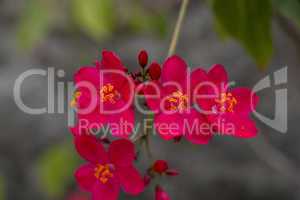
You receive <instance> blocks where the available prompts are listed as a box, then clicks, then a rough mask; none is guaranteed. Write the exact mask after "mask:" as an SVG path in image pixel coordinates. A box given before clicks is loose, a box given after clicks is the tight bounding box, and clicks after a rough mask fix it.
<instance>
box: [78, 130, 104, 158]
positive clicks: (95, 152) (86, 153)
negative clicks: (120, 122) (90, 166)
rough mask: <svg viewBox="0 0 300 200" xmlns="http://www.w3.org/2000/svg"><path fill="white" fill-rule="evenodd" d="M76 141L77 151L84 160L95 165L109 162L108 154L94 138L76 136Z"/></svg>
mask: <svg viewBox="0 0 300 200" xmlns="http://www.w3.org/2000/svg"><path fill="white" fill-rule="evenodd" d="M74 140H75V141H74V143H75V147H76V150H77V152H78V153H79V155H80V156H81V157H82V158H84V159H85V160H87V161H89V162H91V163H95V164H96V163H100V164H102V163H106V162H107V153H106V151H105V149H104V147H103V145H102V143H101V142H100V141H98V140H97V139H96V138H95V137H94V136H85V135H82V136H76V137H75V139H74Z"/></svg>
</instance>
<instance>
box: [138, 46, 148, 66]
mask: <svg viewBox="0 0 300 200" xmlns="http://www.w3.org/2000/svg"><path fill="white" fill-rule="evenodd" d="M138 59H139V64H140V66H141V67H142V68H145V67H146V65H147V64H148V53H147V51H145V50H142V51H140V53H139V56H138Z"/></svg>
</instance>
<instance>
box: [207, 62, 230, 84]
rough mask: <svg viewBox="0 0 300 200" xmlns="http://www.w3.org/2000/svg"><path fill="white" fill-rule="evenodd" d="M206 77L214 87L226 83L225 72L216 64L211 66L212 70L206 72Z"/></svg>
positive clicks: (221, 66) (222, 67)
mask: <svg viewBox="0 0 300 200" xmlns="http://www.w3.org/2000/svg"><path fill="white" fill-rule="evenodd" d="M208 76H209V78H210V80H211V81H213V82H214V83H215V84H216V85H221V84H224V86H226V84H227V83H228V76H227V72H226V70H225V68H224V66H223V65H220V64H216V65H213V66H212V68H211V69H210V70H209V71H208Z"/></svg>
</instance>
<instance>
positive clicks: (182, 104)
mask: <svg viewBox="0 0 300 200" xmlns="http://www.w3.org/2000/svg"><path fill="white" fill-rule="evenodd" d="M167 101H168V102H169V103H170V108H169V109H170V110H172V111H175V110H179V111H183V110H185V109H186V108H187V104H188V97H187V95H185V94H183V93H182V92H181V91H179V90H178V91H176V92H173V93H172V95H171V96H170V97H169V98H168V99H167Z"/></svg>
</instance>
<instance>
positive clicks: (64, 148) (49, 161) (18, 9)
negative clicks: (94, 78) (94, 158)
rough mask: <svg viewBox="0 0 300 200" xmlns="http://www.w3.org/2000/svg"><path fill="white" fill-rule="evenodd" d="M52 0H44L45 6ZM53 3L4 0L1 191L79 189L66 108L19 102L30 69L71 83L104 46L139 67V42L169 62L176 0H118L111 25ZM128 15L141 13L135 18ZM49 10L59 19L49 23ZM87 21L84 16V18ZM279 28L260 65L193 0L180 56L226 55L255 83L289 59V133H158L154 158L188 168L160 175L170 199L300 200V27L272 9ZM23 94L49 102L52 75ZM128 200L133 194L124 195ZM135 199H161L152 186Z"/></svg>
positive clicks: (267, 103)
mask: <svg viewBox="0 0 300 200" xmlns="http://www.w3.org/2000/svg"><path fill="white" fill-rule="evenodd" d="M77 1H79V2H80V0H77ZM49 2H52V1H40V3H41V5H44V6H45V5H47V6H46V7H48V4H47V3H49ZM53 2H56V4H55V3H54V5H56V6H57V5H58V6H57V7H55V8H53V10H50V11H49V10H48V11H49V13H50V15H49V16H43V13H44V12H46V11H43V10H42V9H41V8H40V7H38V8H35V7H34V6H33V8H27V7H28V5H31V6H32V5H34V3H32V2H31V3H30V2H29V1H25V0H0V97H1V98H0V105H1V106H0V110H1V112H0V119H1V126H0V127H1V134H0V199H1V198H2V199H8V200H21V199H22V200H25V199H28V200H29V199H70V197H69V196H70V195H72V194H73V193H75V194H77V192H78V189H77V187H76V185H75V183H74V178H73V171H74V170H75V169H76V167H77V166H78V165H79V163H81V162H82V161H80V159H79V158H78V156H77V155H76V153H75V151H74V149H73V147H72V143H71V142H72V137H71V135H70V133H69V131H68V127H67V119H66V114H43V115H28V114H25V113H23V112H22V111H21V110H20V109H19V108H18V107H17V106H16V104H15V102H14V99H13V86H14V83H15V80H16V78H17V77H18V76H19V75H20V74H21V73H23V72H24V71H26V70H28V69H32V68H41V69H47V68H48V67H55V68H56V69H63V70H65V72H66V77H64V78H58V79H57V80H58V81H63V82H65V83H67V81H72V74H73V73H74V71H75V70H76V69H77V68H78V67H79V66H81V65H88V64H91V63H92V62H93V61H94V60H95V59H96V58H99V55H100V54H99V52H100V51H101V50H102V49H104V48H105V49H109V50H113V51H115V52H117V53H118V54H119V55H120V57H121V58H122V60H123V62H124V63H125V65H126V66H128V67H129V69H131V70H133V71H134V70H137V69H138V65H137V60H136V57H137V53H138V52H139V50H140V49H146V50H147V51H148V52H149V55H150V58H151V59H155V60H157V61H159V62H163V60H164V59H165V57H166V55H167V51H168V46H169V42H170V39H171V33H172V30H173V28H174V24H175V21H176V18H177V14H178V10H179V6H180V1H175V0H164V1H159V0H143V1H127V0H126V1H120V0H119V1H116V5H117V6H116V7H114V8H112V10H109V11H111V12H114V13H117V17H116V18H115V19H113V18H114V17H111V16H110V15H108V17H111V18H112V19H111V20H112V22H111V23H112V24H107V21H108V20H110V18H109V19H108V18H107V21H106V20H104V22H100V24H97V22H95V23H94V22H91V24H90V25H91V26H78V25H77V24H76V23H75V22H74V21H72V20H71V19H70V16H69V15H67V14H66V13H68V12H69V3H70V2H69V1H66V0H64V1H59V2H58V1H53ZM49 4H50V3H49ZM51 6H53V5H49V8H50V7H51ZM129 7H133V10H130V9H129ZM51 8H52V7H51ZM28 9H29V11H28ZM30 9H33V10H30ZM77 9H78V8H77ZM74 10H76V8H74ZM74 10H73V11H72V13H73V15H76V13H75V14H74V12H75V11H74ZM24 13H25V14H24ZM26 13H27V14H26ZM28 13H31V14H32V13H34V14H33V16H30V14H28ZM129 13H131V14H136V16H134V17H132V18H133V21H131V20H132V19H131V17H130V16H129V17H128V15H129ZM299 13H300V11H299ZM28 15H29V17H28ZM73 15H72V16H73ZM120 16H123V17H121V18H120ZM124 16H125V17H124ZM141 16H146V17H144V18H143V17H141ZM26 17H27V18H26ZM47 17H50V18H51V23H48V24H47V23H45V24H43V23H44V22H43V18H47ZM100 17H101V16H100ZM102 17H103V16H102ZM126 17H127V18H126ZM28 18H29V19H28ZM53 18H54V19H53ZM79 18H80V17H79ZM81 18H82V16H81ZM81 18H80V19H81ZM92 18H93V16H92ZM80 19H79V20H78V21H79V22H78V23H82V21H84V20H80ZM137 19H138V20H140V21H138V20H137ZM24 20H25V22H24ZM102 20H103V19H102ZM46 21H47V20H46ZM24 23H25V25H24ZM26 23H27V24H26ZM39 23H40V24H39ZM93 23H94V24H93ZM101 23H102V25H103V27H106V26H107V27H106V28H104V30H92V29H90V27H93V25H95V26H96V25H99V26H101ZM114 23H115V25H114ZM257 23H259V22H257ZM36 24H39V25H36ZM41 24H42V25H41ZM53 24H55V25H53ZM50 25H51V26H50ZM111 26H112V27H113V28H111ZM20 27H21V28H20ZM45 27H46V28H45ZM50 27H51V28H50ZM85 28H86V29H85ZM39 31H40V32H39ZM32 34H34V35H32ZM97 34H98V36H99V37H98V38H97V37H95V35H97ZM272 36H273V44H274V54H273V56H272V60H271V63H270V64H269V65H268V67H267V69H266V70H260V69H259V68H257V67H256V63H255V62H254V60H253V59H252V58H251V56H249V54H248V53H247V52H246V51H245V49H244V48H243V47H242V45H241V44H240V43H239V42H237V41H235V40H228V41H222V40H221V39H220V37H218V34H217V33H216V31H215V29H214V21H213V14H212V10H211V9H210V8H209V6H208V4H207V3H206V2H205V1H200V0H199V1H197V0H192V1H191V2H190V5H189V8H188V12H187V17H186V19H185V22H184V25H183V29H182V35H181V37H180V40H179V44H178V47H177V54H179V55H180V56H182V57H183V58H184V59H185V60H186V61H187V62H188V64H189V66H191V67H197V66H202V67H204V68H206V69H208V68H209V67H210V66H211V65H212V64H215V63H221V64H223V65H225V66H226V69H227V70H228V72H229V75H230V79H231V80H234V81H236V82H237V84H238V85H241V86H248V87H253V86H254V85H255V84H256V83H257V82H258V81H259V80H260V79H262V78H264V77H265V76H267V75H271V74H272V73H273V72H274V71H276V70H278V69H280V68H282V67H284V66H288V84H287V85H283V86H281V87H287V88H288V132H287V133H286V134H281V133H279V132H277V131H275V130H273V129H272V128H270V127H268V126H266V125H264V124H263V123H261V122H260V121H258V120H256V121H257V125H258V127H259V129H260V132H259V136H258V137H257V138H254V139H251V140H241V139H236V138H230V137H215V138H214V139H213V140H212V142H211V143H210V144H209V145H205V146H193V145H191V144H189V143H188V142H186V141H182V142H181V143H180V144H174V143H172V142H165V141H163V140H161V139H160V138H158V137H155V138H153V139H151V149H152V152H153V156H154V158H157V159H166V160H168V161H169V163H170V165H171V166H172V167H173V168H176V169H178V170H179V171H180V176H178V177H174V178H170V179H166V180H162V184H161V185H162V186H163V187H164V189H165V190H166V191H167V192H168V193H169V194H170V196H171V198H172V199H174V200H182V199H189V200H190V199H191V200H193V199H195V200H196V199H210V200H217V199H222V200H232V199H236V200H238V199H239V200H241V199H242V200H248V199H251V200H267V199H270V200H271V199H284V200H294V199H295V200H296V199H300V169H299V166H300V150H299V145H300V134H299V127H298V126H299V122H298V121H299V119H300V106H299V105H298V102H299V100H300V79H299V76H300V67H299V66H300V57H299V55H300V32H299V29H298V28H297V26H295V24H294V23H293V22H291V21H290V20H288V19H287V18H285V17H274V18H273V19H272ZM275 89H278V87H272V88H269V89H267V90H264V91H261V92H260V93H259V95H260V97H261V102H260V105H259V107H258V111H259V112H260V113H263V114H264V115H266V116H269V117H272V116H273V114H274V104H275V102H274V101H275V99H274V90H275ZM22 97H23V99H24V102H26V103H27V104H28V105H30V106H32V107H40V106H45V105H46V104H47V80H46V78H42V77H31V78H28V79H26V81H25V82H24V84H23V85H22ZM56 106H57V105H56ZM56 110H57V107H56ZM141 153H142V154H145V155H143V157H142V159H141V163H140V166H141V168H142V169H143V168H144V169H145V167H146V166H148V165H149V164H150V162H151V161H152V160H151V159H148V158H147V157H146V153H145V152H141ZM75 196H76V195H75ZM78 199H79V197H78ZM121 199H131V197H129V196H126V195H122V197H121ZM132 199H154V191H153V188H151V187H150V188H148V189H147V190H146V191H145V192H144V194H143V195H142V197H139V198H132Z"/></svg>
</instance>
